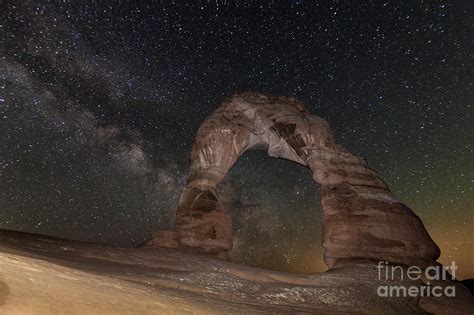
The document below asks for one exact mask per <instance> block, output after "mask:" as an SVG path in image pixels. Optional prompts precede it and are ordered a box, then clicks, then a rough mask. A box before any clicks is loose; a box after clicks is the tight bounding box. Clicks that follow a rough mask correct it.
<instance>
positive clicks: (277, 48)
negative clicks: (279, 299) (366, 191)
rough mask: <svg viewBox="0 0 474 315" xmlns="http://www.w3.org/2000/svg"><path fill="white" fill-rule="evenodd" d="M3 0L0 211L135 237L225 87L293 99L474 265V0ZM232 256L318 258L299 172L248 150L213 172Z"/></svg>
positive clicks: (180, 178) (314, 223) (311, 265)
mask: <svg viewBox="0 0 474 315" xmlns="http://www.w3.org/2000/svg"><path fill="white" fill-rule="evenodd" d="M364 3H365V4H350V3H346V2H344V3H339V4H337V3H336V2H334V3H333V4H331V3H328V4H324V5H323V4H321V5H317V4H313V2H312V1H301V0H300V1H293V2H287V4H277V3H275V2H272V3H269V4H263V2H262V4H260V3H253V4H245V5H244V4H239V3H236V2H232V3H231V2H223V1H217V2H215V1H213V2H204V3H203V4H202V5H201V4H196V5H184V2H183V3H182V4H180V3H176V2H174V3H173V2H170V3H168V4H164V3H162V4H160V3H156V4H153V5H152V4H144V5H138V4H135V2H134V1H130V2H129V3H125V2H124V1H123V2H121V3H120V4H110V3H109V2H108V1H103V2H100V3H94V2H90V3H89V4H84V3H82V2H81V4H79V3H77V4H75V3H73V2H70V3H69V2H68V3H60V2H59V1H58V2H42V1H38V2H36V3H31V2H30V3H23V1H9V2H7V3H3V4H0V7H1V12H2V13H0V14H1V15H0V18H1V20H0V34H1V46H0V56H1V59H0V207H1V211H0V227H1V228H6V229H13V230H22V231H29V232H35V233H43V234H48V235H55V236H62V237H66V238H73V239H80V240H88V241H96V242H105V243H112V244H119V245H124V246H132V245H137V244H139V243H140V242H142V241H144V240H145V239H146V238H147V237H149V234H150V233H151V231H154V230H158V229H165V228H170V227H172V225H173V221H174V211H175V209H176V206H177V202H178V197H179V193H180V191H181V190H182V188H183V187H184V185H185V181H186V173H187V167H188V164H187V158H188V152H189V150H190V147H191V143H192V140H193V137H194V135H195V134H196V131H197V129H198V128H199V125H200V123H201V122H202V121H203V119H204V118H205V117H206V116H207V115H208V114H210V113H211V112H212V110H213V109H214V108H215V107H216V106H217V104H218V103H219V102H220V101H221V100H222V99H223V98H224V97H225V96H228V95H230V94H232V93H234V92H236V91H246V90H258V91H263V92H267V93H271V94H276V95H286V96H294V97H296V98H298V99H301V100H303V101H304V102H305V103H306V104H307V107H308V108H309V109H310V111H311V112H312V113H314V114H317V115H319V116H321V117H324V118H325V119H327V120H328V121H329V122H330V124H331V126H332V128H333V130H334V132H335V135H336V138H337V140H338V142H339V143H341V144H342V145H344V146H345V147H347V148H348V149H350V150H351V151H353V152H355V153H356V154H359V155H361V156H362V157H364V158H365V159H366V160H367V161H368V162H369V165H371V166H372V167H373V168H375V169H376V170H378V171H379V172H380V174H381V176H382V177H383V178H384V179H385V180H386V181H387V182H388V184H389V185H390V187H391V189H392V191H393V192H394V193H395V194H396V195H397V196H398V197H400V199H401V200H402V201H403V202H405V203H406V204H408V205H409V206H410V207H412V208H413V210H414V211H415V212H416V213H417V214H418V215H419V216H420V217H421V219H422V220H423V222H424V223H425V225H426V227H427V229H428V231H429V232H430V234H431V235H432V236H433V238H434V239H435V241H436V242H437V243H438V244H439V245H440V247H441V249H442V251H443V254H442V257H441V261H443V262H446V263H447V262H450V261H451V260H455V261H456V262H457V263H458V265H459V266H460V275H461V277H474V274H473V273H472V270H471V268H470V266H471V265H472V264H473V263H474V243H473V242H474V238H473V237H472V229H473V228H474V221H473V201H474V197H473V195H474V194H473V178H474V171H473V170H474V162H473V156H474V155H473V153H474V152H473V147H472V143H473V142H474V128H473V124H472V121H473V117H472V116H473V115H472V102H473V100H474V86H473V78H474V73H473V69H474V42H473V35H472V34H474V18H473V16H474V3H472V2H470V1H460V2H457V3H454V2H429V3H426V2H424V3H421V2H420V3H415V2H403V3H399V2H396V3H395V2H379V1H374V3H369V2H364ZM219 191H220V194H221V195H222V196H223V201H224V203H225V205H226V206H227V207H228V208H229V210H230V212H231V215H232V217H233V221H234V228H235V230H236V237H235V246H234V250H233V252H232V257H233V258H234V260H236V261H240V262H244V263H248V264H251V265H258V266H262V267H266V268H271V269H278V270H288V271H295V272H317V271H321V270H323V269H324V267H323V263H322V257H321V253H322V249H321V245H320V242H321V210H320V206H319V192H318V188H317V187H316V185H315V184H314V183H313V182H312V179H311V176H310V173H309V171H308V170H306V169H304V168H302V167H299V166H297V165H295V164H293V163H290V162H288V161H283V160H275V159H270V158H268V157H267V156H266V154H265V152H263V151H255V152H249V153H246V154H245V155H244V156H243V157H242V158H241V160H239V161H238V163H237V165H236V166H235V167H234V168H233V169H232V170H231V172H230V174H229V175H228V177H227V178H226V180H225V181H224V183H222V185H221V186H220V187H219Z"/></svg>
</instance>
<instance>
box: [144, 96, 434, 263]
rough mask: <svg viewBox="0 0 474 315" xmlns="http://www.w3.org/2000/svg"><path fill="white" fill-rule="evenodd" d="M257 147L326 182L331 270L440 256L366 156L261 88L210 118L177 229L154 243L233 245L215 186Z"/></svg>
mask: <svg viewBox="0 0 474 315" xmlns="http://www.w3.org/2000/svg"><path fill="white" fill-rule="evenodd" d="M252 148H266V149H267V152H268V155H269V156H271V157H276V158H284V159H288V160H291V161H294V162H296V163H299V164H301V165H302V166H305V167H308V168H309V169H310V170H311V171H312V173H313V178H314V180H315V182H316V183H318V184H319V185H320V186H321V194H322V209H323V248H324V252H325V254H324V260H325V262H326V264H327V265H328V266H329V267H332V266H334V265H335V264H337V263H338V262H343V261H345V260H354V259H375V260H387V261H390V262H394V263H402V264H407V265H413V264H416V265H428V264H432V263H433V262H434V261H436V259H437V258H438V256H439V253H440V252H439V248H438V246H437V245H436V244H435V243H434V242H433V240H432V239H431V238H430V236H429V235H428V233H427V231H426V229H425V228H424V226H423V223H422V222H421V220H420V219H419V218H418V217H417V216H416V215H415V214H414V213H413V212H412V211H411V209H410V208H408V207H407V206H405V205H404V204H402V203H400V201H399V200H398V199H397V198H396V197H395V196H394V195H393V194H392V193H391V192H390V190H389V189H388V187H387V185H386V184H385V182H384V181H383V180H382V179H381V178H380V177H379V175H378V174H377V173H376V172H375V171H374V170H372V169H370V168H369V167H368V166H367V165H366V162H365V161H364V160H363V159H361V158H359V157H357V156H355V155H353V154H351V153H350V152H348V151H347V150H345V149H344V148H342V147H341V146H339V145H337V144H336V142H335V139H334V136H333V134H332V132H331V129H330V127H329V124H328V123H327V122H326V121H325V120H324V119H322V118H320V117H317V116H314V115H311V114H310V113H309V112H308V111H307V110H306V108H305V106H304V104H303V103H302V102H300V101H298V100H296V99H294V98H287V97H273V96H269V95H264V94H259V93H242V94H236V95H233V96H231V97H229V98H227V99H226V100H225V101H224V102H223V103H222V104H221V105H220V106H219V107H218V108H217V109H216V110H215V111H214V112H213V113H212V114H211V115H210V116H209V117H208V118H207V119H206V120H205V121H204V122H203V124H202V125H201V127H200V128H199V131H198V133H197V136H196V138H195V141H194V144H193V147H192V150H191V155H190V171H189V178H188V182H187V186H186V188H185V190H184V192H183V193H182V195H181V198H180V202H179V206H178V209H177V212H176V232H161V233H157V234H156V235H155V237H156V238H155V240H154V241H152V243H153V242H154V244H155V245H158V246H172V247H176V246H189V247H194V248H199V249H201V250H204V251H206V252H210V253H219V252H222V251H227V250H229V249H231V247H232V223H231V220H230V217H229V215H228V214H227V212H226V210H225V209H223V207H222V206H221V205H220V203H219V199H218V196H217V195H216V192H215V188H216V186H217V185H218V184H219V183H220V182H221V181H222V180H223V178H224V176H225V175H226V174H227V172H228V171H229V169H230V168H231V167H232V166H233V165H234V163H235V162H236V161H237V159H238V158H239V156H240V155H241V154H242V153H243V152H245V151H246V150H249V149H252ZM160 238H161V240H160ZM170 240H171V241H170Z"/></svg>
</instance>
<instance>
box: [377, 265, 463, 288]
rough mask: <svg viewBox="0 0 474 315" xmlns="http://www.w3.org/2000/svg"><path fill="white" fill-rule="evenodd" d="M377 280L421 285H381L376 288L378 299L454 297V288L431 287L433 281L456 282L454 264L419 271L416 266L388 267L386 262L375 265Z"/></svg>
mask: <svg viewBox="0 0 474 315" xmlns="http://www.w3.org/2000/svg"><path fill="white" fill-rule="evenodd" d="M377 269H378V279H379V280H381V281H383V280H387V281H405V280H408V281H410V280H411V281H419V280H422V281H423V282H424V284H423V285H410V286H407V285H403V283H402V284H400V285H381V286H379V287H378V288H377V294H378V295H379V296H380V297H431V296H432V297H440V296H443V295H444V296H446V297H455V296H456V287H455V286H440V285H432V282H433V281H442V280H456V269H458V267H457V266H456V263H455V262H454V261H453V262H451V265H450V266H429V267H427V268H426V269H421V268H420V267H418V266H410V267H408V268H407V267H405V268H403V267H401V266H394V265H389V263H388V262H387V261H379V263H378V265H377Z"/></svg>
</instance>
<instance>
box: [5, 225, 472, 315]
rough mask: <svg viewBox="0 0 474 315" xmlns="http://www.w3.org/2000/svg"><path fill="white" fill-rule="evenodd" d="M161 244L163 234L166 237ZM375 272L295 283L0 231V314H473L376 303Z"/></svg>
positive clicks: (342, 271)
mask: <svg viewBox="0 0 474 315" xmlns="http://www.w3.org/2000/svg"><path fill="white" fill-rule="evenodd" d="M169 236H170V235H164V237H165V238H166V237H169ZM387 285H397V286H402V285H403V286H407V287H408V286H416V287H420V286H422V285H424V282H423V280H418V281H411V280H409V279H406V278H405V279H404V280H400V279H398V278H397V279H395V280H394V281H392V280H386V279H378V276H377V268H376V265H374V264H367V263H355V262H351V263H348V264H345V265H343V266H339V267H335V268H332V269H331V270H329V271H328V272H325V273H320V274H315V275H295V274H288V273H283V272H275V271H269V270H262V269H258V268H252V267H248V266H243V265H238V264H233V263H230V262H225V261H221V260H219V259H216V258H214V257H212V256H211V255H202V254H197V253H190V252H187V251H182V250H181V249H164V248H163V247H160V248H158V249H146V248H143V249H133V248H121V247H116V246H110V245H104V244H93V243H86V242H77V241H68V240H64V239H58V238H52V237H47V236H44V235H32V234H26V233H18V232H11V231H5V230H0V314H35V315H41V314H78V315H79V314H100V315H104V314H113V315H118V314H191V313H192V314H227V315H228V314H295V313H298V314H428V313H430V314H440V315H441V314H473V312H474V299H473V297H472V296H471V294H470V293H469V291H468V289H467V288H465V287H464V286H462V285H461V284H460V283H459V282H457V281H453V280H449V281H443V283H440V284H439V285H440V286H442V287H447V286H452V287H455V290H456V296H455V297H446V296H440V297H416V298H414V297H381V296H379V295H378V293H377V290H378V288H379V287H380V286H387Z"/></svg>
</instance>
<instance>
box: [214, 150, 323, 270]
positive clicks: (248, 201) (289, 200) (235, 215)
mask: <svg viewBox="0 0 474 315" xmlns="http://www.w3.org/2000/svg"><path fill="white" fill-rule="evenodd" d="M216 193H217V195H218V196H219V200H220V202H221V204H222V206H223V207H224V208H225V209H227V211H228V213H229V214H230V217H231V219H232V225H233V247H232V249H231V250H230V251H229V255H230V257H231V259H232V261H233V262H236V263H242V264H245V265H250V266H255V267H260V268H264V269H270V270H279V271H286V272H292V273H302V274H308V273H317V272H321V271H324V270H326V269H327V268H326V266H325V265H324V262H323V251H322V246H321V242H322V239H321V237H322V211H321V199H320V191H319V188H318V187H317V185H315V183H314V181H313V179H312V174H311V172H310V171H309V170H308V169H307V168H305V167H302V166H301V165H298V164H296V163H292V162H289V161H286V160H283V159H275V158H270V157H269V156H268V155H267V153H266V152H265V151H264V150H249V151H247V152H245V153H244V154H243V155H242V156H241V157H240V158H239V159H238V160H237V162H236V163H235V164H234V166H233V167H232V168H231V169H230V171H229V173H228V174H227V175H226V177H225V178H224V180H223V182H222V183H221V184H219V185H218V186H217V189H216ZM308 222H311V224H308Z"/></svg>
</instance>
